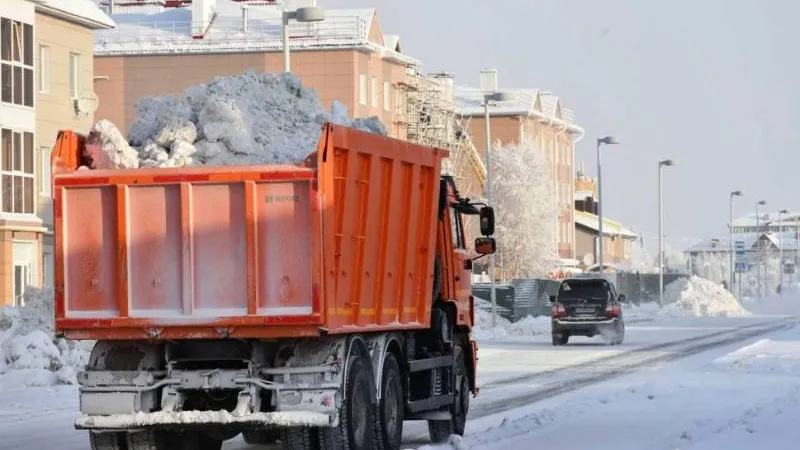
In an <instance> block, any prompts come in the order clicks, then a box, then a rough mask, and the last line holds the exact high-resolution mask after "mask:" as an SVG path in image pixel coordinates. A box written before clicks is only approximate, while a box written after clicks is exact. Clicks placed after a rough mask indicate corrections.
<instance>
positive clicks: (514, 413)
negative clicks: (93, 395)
mask: <svg viewBox="0 0 800 450" xmlns="http://www.w3.org/2000/svg"><path fill="white" fill-rule="evenodd" d="M770 321H772V322H774V321H775V318H774V317H773V318H765V317H748V318H735V319H734V318H726V319H722V318H715V319H696V318H695V319H670V320H658V321H652V322H648V321H645V322H638V323H630V324H629V326H628V330H627V337H626V342H625V344H624V345H622V346H619V347H611V346H607V345H605V344H604V343H603V342H602V341H601V340H600V339H599V338H594V339H580V338H578V339H576V340H575V342H574V344H571V345H569V346H566V347H560V348H553V347H552V346H551V345H550V342H549V341H550V339H549V336H548V335H545V334H541V335H536V336H526V337H513V338H505V339H501V340H496V341H482V342H481V350H480V358H481V359H480V362H479V367H480V369H479V381H480V384H481V386H482V391H481V394H480V395H479V397H478V398H477V399H475V400H474V401H473V410H472V413H471V416H470V424H469V427H468V441H471V440H474V441H475V444H479V445H477V448H484V446H485V445H488V444H487V442H494V441H495V440H496V437H497V436H494V435H493V432H491V431H489V432H487V431H486V429H488V428H490V427H493V426H496V425H497V424H499V423H500V421H502V420H503V419H504V418H505V419H506V426H509V427H511V428H513V429H516V430H528V429H533V428H535V427H533V426H531V425H530V424H528V423H527V421H533V422H536V421H540V422H541V421H542V419H541V418H539V419H536V418H532V417H525V416H526V415H530V414H532V413H531V408H533V411H539V410H541V408H543V406H541V405H543V404H550V403H553V402H559V401H561V400H559V399H562V398H564V397H569V396H572V395H577V394H574V393H568V394H564V392H567V391H569V390H570V389H574V388H575V386H576V385H575V383H580V380H581V379H584V380H585V379H586V377H587V376H593V375H598V376H599V378H598V379H594V380H592V379H590V380H588V382H585V383H584V384H585V385H588V384H591V383H598V382H601V381H603V380H604V379H605V378H608V377H609V376H618V375H620V374H622V373H625V371H633V370H639V369H641V366H642V365H647V367H650V366H649V365H651V364H657V363H659V361H662V360H667V359H670V358H674V357H676V356H677V355H679V354H681V353H682V352H684V351H686V350H687V349H689V348H690V347H691V346H694V345H698V344H702V343H703V342H707V343H709V345H710V344H713V343H716V344H717V345H718V344H719V342H722V341H724V340H725V339H729V338H731V335H730V332H731V330H737V329H740V328H742V327H748V326H749V327H751V329H750V330H749V331H738V332H737V333H740V334H741V333H743V332H754V331H758V330H757V329H753V328H752V327H756V328H758V327H759V326H760V325H759V324H764V323H766V322H770ZM771 326H774V324H773V325H771ZM762 331H763V330H762ZM721 333H722V334H721ZM725 333H728V334H725ZM709 336H713V337H709ZM704 337H705V338H704ZM735 337H737V338H739V339H742V338H743V337H742V336H741V335H738V336H735ZM703 339H704V340H703ZM670 355H671V356H670ZM669 367H671V366H669ZM647 370H649V369H647ZM615 371H616V372H615ZM555 374H557V375H558V376H554V375H555ZM644 376H645V375H640V374H638V373H637V374H635V375H631V376H630V377H632V378H634V379H637V377H644ZM648 376H649V375H648ZM603 377H605V378H603ZM625 378H629V377H628V376H626V377H625ZM608 383H611V384H614V383H618V382H617V381H612V382H603V383H601V385H603V386H605V385H606V384H608ZM548 389H550V392H549V394H548V395H543V394H542V393H543V392H547V390H548ZM587 389H593V388H586V389H582V390H581V392H583V391H585V390H587ZM556 394H561V395H558V396H557V397H553V395H556ZM550 397H552V398H550ZM578 397H582V396H578ZM533 401H537V403H536V406H535V407H532V406H530V405H527V404H528V403H531V402H533ZM599 404H601V405H602V404H603V403H602V402H600V403H599ZM522 405H527V406H522ZM76 410H77V392H76V388H75V387H70V386H62V387H56V388H27V389H21V390H0V436H2V438H1V439H0V440H1V441H2V446H0V447H2V448H3V449H4V450H5V449H9V450H41V449H42V448H51V447H52V446H54V445H57V446H58V448H59V449H61V450H86V449H87V448H88V439H87V437H86V433H85V432H79V431H76V430H74V429H73V427H72V423H73V418H74V416H75V411H76ZM499 411H504V412H503V413H501V414H498V412H499ZM536 415H537V417H538V415H541V413H536ZM554 417H557V415H556V416H554ZM515 420H518V421H515ZM424 431H425V429H424V427H423V426H422V424H421V423H409V424H408V425H407V427H406V432H405V437H406V441H407V444H408V447H409V448H413V447H418V446H420V445H423V444H425V443H426V433H425V432H424ZM501 434H503V433H501ZM513 434H514V433H511V435H513ZM517 434H519V433H517ZM509 439H512V440H513V436H509ZM523 440H524V439H523ZM525 442H526V443H527V441H525ZM551 444H552V443H551ZM513 445H516V444H513ZM486 448H488V447H486ZM525 448H530V447H529V446H526V447H525ZM539 448H549V447H548V446H545V447H539ZM574 448H581V447H580V446H579V445H578V446H577V447H574ZM640 448H642V447H640ZM648 448H649V447H648ZM225 449H226V450H244V449H253V450H255V449H257V447H252V446H248V445H246V444H244V442H243V441H241V440H235V441H231V442H228V443H226V446H225Z"/></svg>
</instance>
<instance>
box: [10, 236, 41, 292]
mask: <svg viewBox="0 0 800 450" xmlns="http://www.w3.org/2000/svg"><path fill="white" fill-rule="evenodd" d="M11 251H12V254H13V255H12V258H13V260H14V303H15V304H16V306H24V305H25V297H24V296H23V294H25V288H26V287H28V286H30V285H32V284H34V283H35V282H36V253H37V252H36V243H35V242H16V241H15V242H13V243H12V250H11Z"/></svg>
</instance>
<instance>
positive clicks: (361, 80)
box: [358, 73, 367, 105]
mask: <svg viewBox="0 0 800 450" xmlns="http://www.w3.org/2000/svg"><path fill="white" fill-rule="evenodd" d="M358 103H361V104H362V105H366V104H367V76H366V75H364V74H363V73H362V74H361V75H359V76H358Z"/></svg>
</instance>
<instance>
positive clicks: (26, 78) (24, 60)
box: [0, 18, 33, 107]
mask: <svg viewBox="0 0 800 450" xmlns="http://www.w3.org/2000/svg"><path fill="white" fill-rule="evenodd" d="M0 101H2V102H3V103H11V104H13V105H22V106H29V107H32V106H33V26H32V25H28V24H26V23H22V22H18V21H16V20H11V19H5V18H0Z"/></svg>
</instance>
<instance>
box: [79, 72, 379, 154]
mask: <svg viewBox="0 0 800 450" xmlns="http://www.w3.org/2000/svg"><path fill="white" fill-rule="evenodd" d="M136 113H137V114H136V115H137V117H136V120H135V121H134V122H133V124H131V127H130V130H129V132H128V136H127V139H124V138H123V137H122V134H121V133H120V132H119V131H118V130H117V129H116V127H114V126H113V124H111V123H110V122H107V121H100V122H98V123H97V124H95V126H94V127H93V131H97V132H98V135H99V138H98V139H99V141H100V142H101V144H102V147H103V149H104V150H105V152H106V153H107V155H108V158H96V160H98V161H100V163H99V164H100V165H99V166H94V167H95V168H97V167H105V166H104V165H103V164H105V163H107V162H110V163H111V165H112V166H115V167H184V166H194V165H215V166H219V165H252V164H298V163H300V162H302V161H303V160H304V159H305V158H306V157H307V156H308V155H309V154H311V153H313V152H314V151H315V150H316V146H317V142H318V140H319V138H320V135H321V130H322V124H323V123H325V122H332V123H335V124H339V125H344V126H349V127H354V128H357V129H360V130H364V131H369V132H372V133H377V134H381V135H386V134H387V133H386V129H385V127H384V126H383V124H382V123H380V121H379V120H378V119H377V118H368V119H354V120H350V119H349V118H348V116H347V109H346V108H345V107H344V105H342V104H341V103H339V102H334V104H333V107H332V108H331V110H330V111H328V110H326V109H325V108H323V106H322V104H321V103H320V100H319V97H318V95H317V93H316V92H315V91H313V90H311V89H307V88H305V87H303V86H302V84H301V83H300V80H299V78H297V77H296V76H295V75H292V74H268V73H256V72H255V71H252V70H251V71H247V72H244V73H242V74H239V75H233V76H226V77H217V78H215V79H214V80H213V81H212V82H210V83H208V84H203V85H198V86H193V87H191V88H189V89H187V90H186V91H184V92H183V93H182V94H179V95H168V96H160V97H147V98H144V99H142V100H140V101H139V102H138V103H137V105H136ZM89 147H90V148H91V146H89ZM93 157H94V155H93Z"/></svg>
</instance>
